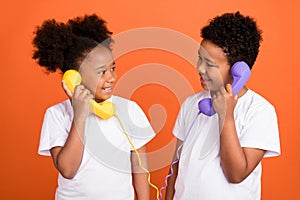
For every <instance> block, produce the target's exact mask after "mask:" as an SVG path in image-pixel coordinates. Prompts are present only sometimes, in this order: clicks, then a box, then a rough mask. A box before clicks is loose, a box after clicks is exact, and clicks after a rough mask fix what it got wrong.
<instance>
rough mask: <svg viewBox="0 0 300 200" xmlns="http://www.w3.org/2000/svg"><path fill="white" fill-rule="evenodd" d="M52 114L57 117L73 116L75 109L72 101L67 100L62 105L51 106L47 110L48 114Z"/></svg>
mask: <svg viewBox="0 0 300 200" xmlns="http://www.w3.org/2000/svg"><path fill="white" fill-rule="evenodd" d="M50 113H51V114H55V115H59V114H62V115H63V114H67V115H72V114H73V108H72V105H71V102H70V100H69V99H67V100H65V101H62V102H60V103H57V104H55V105H52V106H50V107H49V108H47V110H46V114H50Z"/></svg>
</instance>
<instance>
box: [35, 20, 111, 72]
mask: <svg viewBox="0 0 300 200" xmlns="http://www.w3.org/2000/svg"><path fill="white" fill-rule="evenodd" d="M34 34H35V36H34V38H33V41H32V44H33V47H34V48H35V49H34V52H33V56H32V58H33V59H36V60H37V62H38V64H39V65H40V66H41V67H45V68H46V70H47V71H48V72H55V71H56V70H57V69H59V70H60V71H61V72H65V71H67V70H69V69H76V70H78V69H79V67H80V63H81V62H82V61H83V59H84V58H85V56H86V55H87V54H88V52H90V51H91V50H92V49H93V48H95V47H96V46H97V45H99V44H100V43H101V44H102V45H105V46H107V47H108V48H109V44H110V42H111V34H112V32H110V31H109V30H108V29H107V27H106V22H105V21H104V20H103V19H101V18H99V17H98V16H97V15H95V14H93V15H85V16H84V17H77V18H75V19H73V20H69V21H68V22H67V23H60V22H57V21H56V20H54V19H51V20H46V21H45V22H44V23H43V24H42V25H41V26H38V27H37V29H36V31H35V32H34ZM102 42H104V44H103V43H102Z"/></svg>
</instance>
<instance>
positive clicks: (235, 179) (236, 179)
mask: <svg viewBox="0 0 300 200" xmlns="http://www.w3.org/2000/svg"><path fill="white" fill-rule="evenodd" d="M226 179H227V181H228V182H229V183H232V184H238V183H241V182H243V181H244V180H245V178H242V177H238V176H236V177H235V176H227V177H226Z"/></svg>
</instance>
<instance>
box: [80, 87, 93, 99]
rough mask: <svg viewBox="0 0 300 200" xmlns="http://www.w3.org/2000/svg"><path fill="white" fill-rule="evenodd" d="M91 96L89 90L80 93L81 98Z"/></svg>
mask: <svg viewBox="0 0 300 200" xmlns="http://www.w3.org/2000/svg"><path fill="white" fill-rule="evenodd" d="M90 94H91V92H90V91H89V90H88V89H83V90H81V91H80V94H79V96H80V97H82V98H85V97H86V96H87V95H90Z"/></svg>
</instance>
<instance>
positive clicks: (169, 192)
mask: <svg viewBox="0 0 300 200" xmlns="http://www.w3.org/2000/svg"><path fill="white" fill-rule="evenodd" d="M172 169H173V174H172V176H171V177H169V179H168V186H167V189H166V196H165V200H172V199H173V197H174V194H175V182H176V178H177V175H178V162H177V163H176V164H174V165H173V167H172ZM170 172H171V170H170V171H169V173H170Z"/></svg>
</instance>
